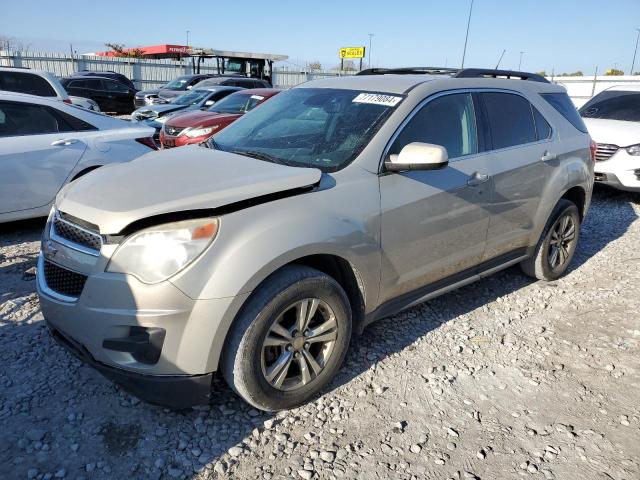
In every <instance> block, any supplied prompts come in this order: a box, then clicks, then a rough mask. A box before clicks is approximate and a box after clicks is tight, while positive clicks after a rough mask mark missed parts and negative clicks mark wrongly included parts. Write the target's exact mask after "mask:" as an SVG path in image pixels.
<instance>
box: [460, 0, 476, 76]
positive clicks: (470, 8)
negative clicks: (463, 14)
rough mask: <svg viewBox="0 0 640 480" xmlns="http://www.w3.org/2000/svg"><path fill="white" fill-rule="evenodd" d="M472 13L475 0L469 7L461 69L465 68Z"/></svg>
mask: <svg viewBox="0 0 640 480" xmlns="http://www.w3.org/2000/svg"><path fill="white" fill-rule="evenodd" d="M472 11H473V0H471V6H470V7H469V19H468V20H467V34H466V35H465V37H464V50H463V51H462V65H461V67H460V68H464V57H465V56H466V55H467V40H469V26H470V25H471V12H472Z"/></svg>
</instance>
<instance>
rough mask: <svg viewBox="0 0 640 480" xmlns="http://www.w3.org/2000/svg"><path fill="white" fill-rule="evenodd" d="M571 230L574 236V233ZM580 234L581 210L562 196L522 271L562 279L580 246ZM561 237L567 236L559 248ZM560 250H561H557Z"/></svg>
mask: <svg viewBox="0 0 640 480" xmlns="http://www.w3.org/2000/svg"><path fill="white" fill-rule="evenodd" d="M567 219H568V220H567ZM563 222H568V226H567V227H566V228H565V226H563ZM571 225H572V226H573V228H572V229H571V228H570V226H571ZM563 229H565V230H563ZM571 230H572V232H573V233H572V236H571V235H570V232H571ZM579 233H580V213H579V211H578V207H576V205H575V204H574V203H573V202H570V201H569V200H565V199H561V200H560V201H559V202H558V204H557V205H556V207H555V208H554V209H553V212H552V213H551V216H550V217H549V220H548V221H547V225H546V226H545V229H544V231H543V233H542V236H541V237H540V240H539V241H538V244H537V245H536V248H535V251H534V254H533V256H531V257H530V258H528V259H526V260H524V261H523V262H522V263H521V264H520V266H521V268H522V271H523V272H524V273H525V274H527V275H529V276H530V277H533V278H537V279H538V280H546V281H551V280H557V279H558V278H560V277H561V276H562V275H564V273H565V272H566V271H567V268H568V267H569V265H570V263H571V260H572V258H573V255H574V253H575V251H576V247H577V245H578V235H579ZM560 234H562V235H560ZM559 237H562V238H563V239H564V240H562V242H561V243H562V245H563V246H562V248H559V243H558V238H559ZM556 251H557V253H555V252H556ZM556 255H557V257H556Z"/></svg>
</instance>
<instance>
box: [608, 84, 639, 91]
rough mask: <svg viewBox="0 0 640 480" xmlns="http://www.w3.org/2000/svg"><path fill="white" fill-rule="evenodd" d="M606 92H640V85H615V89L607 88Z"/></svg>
mask: <svg viewBox="0 0 640 480" xmlns="http://www.w3.org/2000/svg"><path fill="white" fill-rule="evenodd" d="M605 91H615V92H640V83H626V84H624V83H623V84H621V85H614V86H613V87H609V88H607V89H606V90H605Z"/></svg>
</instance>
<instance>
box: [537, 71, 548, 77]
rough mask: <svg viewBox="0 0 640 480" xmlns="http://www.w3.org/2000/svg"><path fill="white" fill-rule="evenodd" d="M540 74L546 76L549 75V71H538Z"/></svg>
mask: <svg viewBox="0 0 640 480" xmlns="http://www.w3.org/2000/svg"><path fill="white" fill-rule="evenodd" d="M538 75H540V76H541V77H546V76H547V71H546V70H542V71H541V72H538Z"/></svg>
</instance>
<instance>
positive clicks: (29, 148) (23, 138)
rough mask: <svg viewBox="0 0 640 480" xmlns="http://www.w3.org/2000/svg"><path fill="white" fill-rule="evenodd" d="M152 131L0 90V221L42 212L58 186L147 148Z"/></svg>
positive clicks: (150, 144) (133, 156) (100, 115)
mask: <svg viewBox="0 0 640 480" xmlns="http://www.w3.org/2000/svg"><path fill="white" fill-rule="evenodd" d="M152 135H153V129H151V128H149V127H145V126H141V125H132V124H131V123H130V122H126V121H124V120H118V119H115V118H111V117H108V116H106V115H103V114H100V113H93V112H90V111H87V110H84V109H82V108H78V107H75V106H72V105H65V104H64V103H62V102H58V101H56V100H55V99H53V98H52V99H47V98H44V97H37V96H33V95H25V94H21V93H7V92H0V222H6V221H10V220H19V219H23V218H31V217H39V216H45V215H46V214H47V212H48V211H49V209H50V208H51V203H52V202H53V199H54V197H55V196H56V194H57V193H58V191H59V190H60V188H62V186H63V185H65V184H66V183H68V182H70V181H72V180H74V179H76V178H78V177H80V176H82V175H84V174H86V173H88V172H89V171H91V170H94V169H96V168H98V167H100V166H102V165H107V164H112V163H120V162H127V161H129V160H133V159H134V158H136V157H139V156H140V155H142V154H144V153H147V152H149V151H150V150H151V149H153V148H154V145H153V143H152V141H151V136H152Z"/></svg>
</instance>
